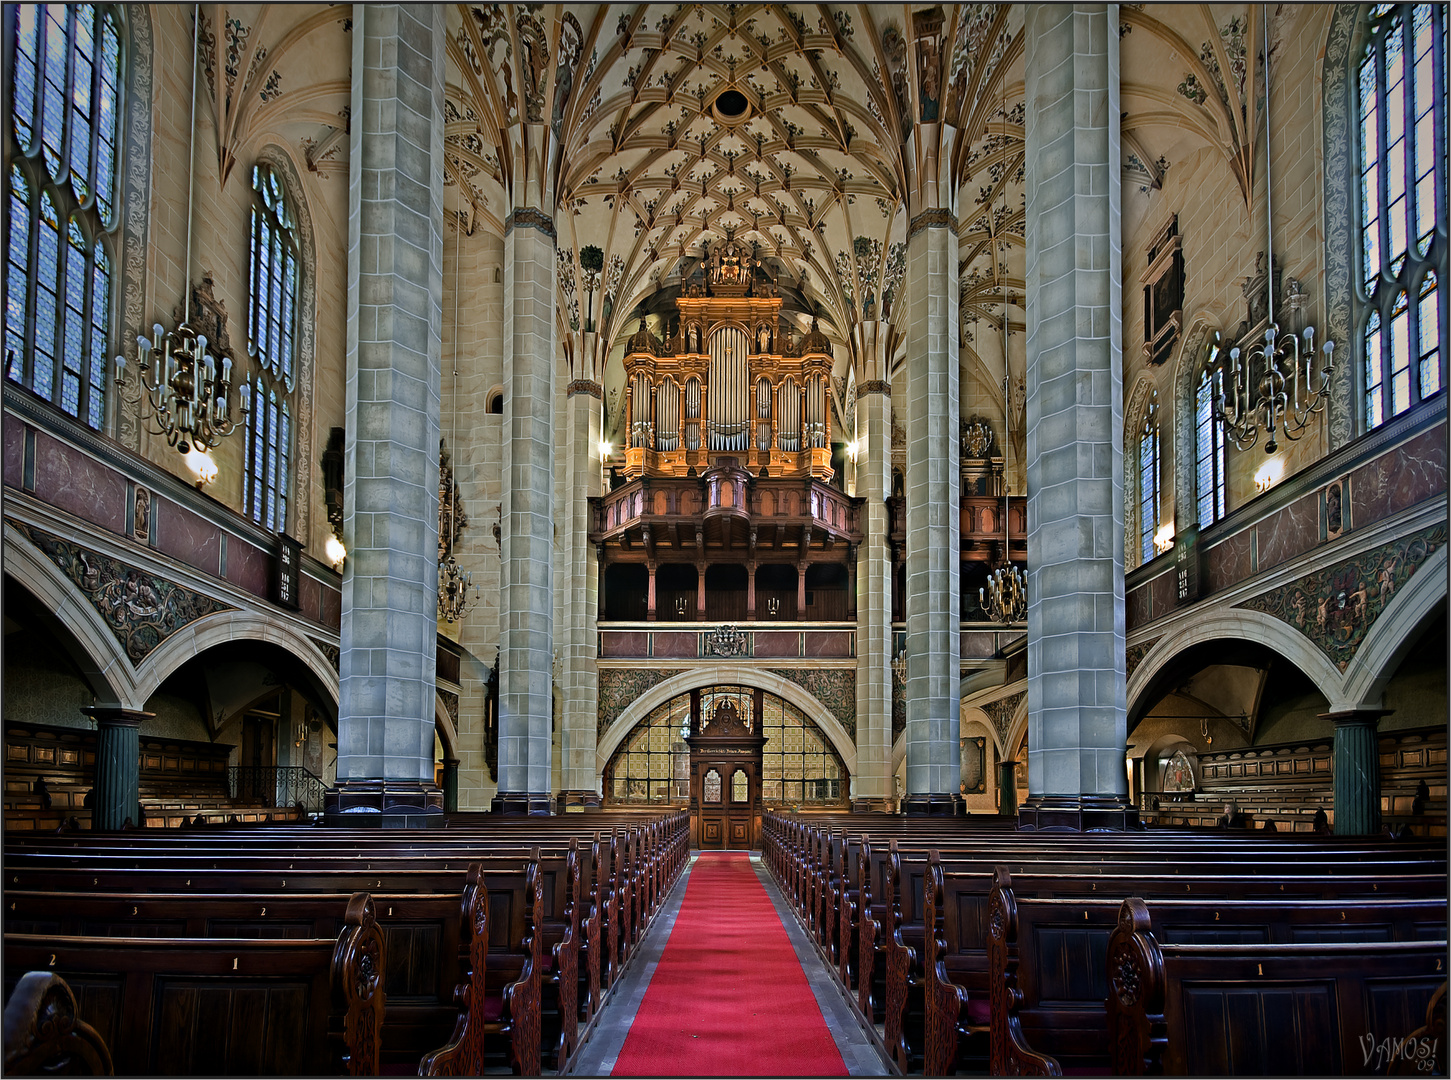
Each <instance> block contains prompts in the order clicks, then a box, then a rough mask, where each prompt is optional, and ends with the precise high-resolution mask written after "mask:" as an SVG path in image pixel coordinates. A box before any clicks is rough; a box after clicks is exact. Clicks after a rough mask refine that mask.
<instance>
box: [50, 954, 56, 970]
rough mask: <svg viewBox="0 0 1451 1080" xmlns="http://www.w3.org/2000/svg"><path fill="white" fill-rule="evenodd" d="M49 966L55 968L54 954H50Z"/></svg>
mask: <svg viewBox="0 0 1451 1080" xmlns="http://www.w3.org/2000/svg"><path fill="white" fill-rule="evenodd" d="M50 966H51V967H55V953H51V954H50Z"/></svg>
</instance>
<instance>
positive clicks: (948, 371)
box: [858, 204, 962, 814]
mask: <svg viewBox="0 0 1451 1080" xmlns="http://www.w3.org/2000/svg"><path fill="white" fill-rule="evenodd" d="M957 258H958V253H957V220H956V218H954V217H953V215H952V213H951V211H949V210H946V209H942V208H940V207H932V206H931V205H930V204H929V206H928V207H927V208H926V209H922V210H920V211H918V212H917V213H916V214H915V215H914V216H913V217H912V219H911V223H910V224H909V225H908V227H907V299H908V302H909V303H910V305H911V307H910V308H909V310H908V314H907V327H906V330H907V491H906V495H907V596H906V616H907V619H906V621H907V687H906V690H907V699H906V706H907V730H906V733H905V737H906V749H907V790H906V792H905V794H904V796H903V799H902V809H903V810H904V811H905V812H906V813H909V814H913V813H937V814H941V813H949V814H950V813H961V812H962V796H961V794H960V793H959V791H958V787H959V785H960V784H961V774H962V765H961V761H960V751H959V749H958V745H957V731H958V716H959V713H960V709H961V704H960V702H961V694H960V692H959V686H960V683H961V673H960V670H959V668H960V659H959V658H960V656H961V652H962V644H961V642H962V638H961V634H962V617H961V603H962V601H961V598H960V596H959V587H958V577H959V564H960V559H961V552H960V546H961V544H960V538H959V531H960V527H961V526H960V521H959V517H958V515H959V503H960V498H961V496H960V493H959V490H958V485H959V480H958V474H959V470H958V454H957V447H958V439H959V436H958V423H957V421H958V413H959V401H958V382H959V373H958V361H957V319H958V314H957ZM858 392H860V391H858Z"/></svg>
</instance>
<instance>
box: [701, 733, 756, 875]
mask: <svg viewBox="0 0 1451 1080" xmlns="http://www.w3.org/2000/svg"><path fill="white" fill-rule="evenodd" d="M697 756H698V758H699V760H698V761H696V760H693V761H692V762H691V766H692V767H691V780H692V788H693V790H692V792H691V794H692V796H693V797H692V799H691V802H692V803H693V804H694V806H696V807H697V830H698V831H697V844H698V846H699V847H700V849H701V850H702V851H708V850H721V849H745V850H750V849H752V848H754V847H755V846H756V821H757V817H758V813H757V805H758V803H759V802H760V794H761V763H760V754H759V753H757V754H755V755H754V756H752V755H748V754H742V755H738V756H737V755H731V756H727V755H723V754H708V753H699V754H698V755H697V754H692V755H691V757H692V758H696V757H697Z"/></svg>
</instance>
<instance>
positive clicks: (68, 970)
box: [5, 893, 386, 1076]
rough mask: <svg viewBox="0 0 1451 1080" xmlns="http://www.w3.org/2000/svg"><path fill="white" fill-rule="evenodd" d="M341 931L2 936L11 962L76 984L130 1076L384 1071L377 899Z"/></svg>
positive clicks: (354, 909)
mask: <svg viewBox="0 0 1451 1080" xmlns="http://www.w3.org/2000/svg"><path fill="white" fill-rule="evenodd" d="M344 921H345V926H344V928H343V930H342V932H341V933H339V934H338V936H337V938H336V939H334V940H328V939H325V938H323V939H318V938H302V939H282V938H251V939H245V940H241V939H230V940H227V939H215V938H212V939H209V938H171V937H149V938H102V937H65V936H50V935H43V936H42V935H32V934H15V933H6V934H5V957H6V962H7V964H8V965H11V966H12V970H17V971H24V970H27V969H35V970H44V971H53V972H55V973H57V974H60V975H62V976H63V977H64V978H66V980H67V981H68V982H69V983H70V984H71V986H72V987H73V988H74V989H75V990H76V991H77V1002H78V1009H77V1012H78V1014H79V1015H81V1016H84V1017H87V1018H88V1022H91V1023H92V1025H93V1026H94V1028H95V1029H96V1031H97V1033H98V1034H99V1035H100V1037H101V1038H102V1040H103V1041H104V1042H105V1043H106V1045H107V1046H109V1048H110V1050H111V1053H112V1056H113V1059H114V1062H115V1066H116V1070H117V1072H118V1073H121V1074H123V1075H164V1076H184V1075H196V1074H200V1073H206V1074H215V1073H218V1072H226V1073H237V1072H247V1073H252V1074H254V1075H257V1074H261V1075H274V1076H280V1075H289V1074H301V1075H309V1076H321V1075H335V1074H337V1073H338V1072H342V1071H346V1072H347V1073H348V1074H349V1075H353V1076H376V1075H377V1074H378V1071H379V1058H378V1049H379V1039H378V1034H379V1028H380V1026H381V1022H382V1016H383V1005H384V995H383V988H382V972H383V967H384V964H385V962H386V957H385V951H384V945H383V935H382V933H381V931H380V930H379V929H378V924H377V921H376V918H375V916H374V909H373V903H372V899H371V897H369V896H368V894H367V893H358V894H356V895H354V896H353V898H352V899H351V900H350V901H349V902H348V906H347V911H346V914H345V917H344Z"/></svg>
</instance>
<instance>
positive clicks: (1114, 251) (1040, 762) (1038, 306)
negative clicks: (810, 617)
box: [1019, 4, 1135, 829]
mask: <svg viewBox="0 0 1451 1080" xmlns="http://www.w3.org/2000/svg"><path fill="white" fill-rule="evenodd" d="M1027 35H1028V45H1027V56H1026V68H1027V72H1028V77H1027V140H1028V144H1027V187H1028V190H1027V241H1028V254H1027V285H1028V338H1027V348H1028V379H1027V391H1028V403H1027V404H1028V409H1027V413H1028V415H1027V425H1028V433H1027V434H1028V456H1027V479H1028V711H1029V716H1028V799H1027V801H1026V802H1025V803H1024V804H1023V808H1022V811H1021V813H1020V817H1019V820H1020V823H1021V824H1022V825H1023V826H1025V827H1030V828H1066V829H1090V828H1124V827H1126V826H1128V825H1129V824H1130V823H1131V822H1133V821H1134V820H1135V818H1134V816H1133V814H1132V808H1131V807H1130V805H1129V803H1128V800H1127V797H1126V796H1127V791H1128V777H1127V775H1126V773H1125V768H1124V744H1125V737H1126V733H1127V726H1126V724H1127V721H1126V717H1125V689H1124V562H1123V559H1124V548H1123V329H1122V324H1121V311H1122V277H1123V259H1122V252H1121V247H1120V245H1121V240H1120V232H1121V226H1120V187H1121V185H1120V170H1121V167H1122V162H1121V159H1120V156H1119V36H1118V5H1116V4H1107V5H1105V4H1077V5H1073V6H1066V5H1065V6H1058V5H1030V6H1029V7H1028V8H1027Z"/></svg>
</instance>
